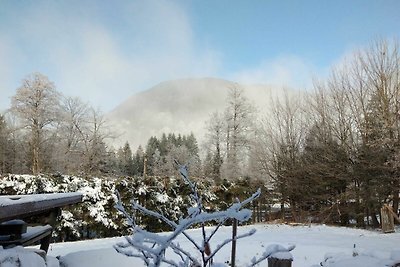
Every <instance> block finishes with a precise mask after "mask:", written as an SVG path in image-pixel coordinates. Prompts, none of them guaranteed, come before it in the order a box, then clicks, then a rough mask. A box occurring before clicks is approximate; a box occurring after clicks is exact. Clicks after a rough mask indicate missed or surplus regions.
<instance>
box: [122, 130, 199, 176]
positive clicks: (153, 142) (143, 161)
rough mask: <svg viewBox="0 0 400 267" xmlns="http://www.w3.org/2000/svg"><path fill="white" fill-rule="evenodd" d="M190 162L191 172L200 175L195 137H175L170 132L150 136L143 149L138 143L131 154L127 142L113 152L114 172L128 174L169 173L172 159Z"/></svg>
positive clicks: (170, 174) (173, 168)
mask: <svg viewBox="0 0 400 267" xmlns="http://www.w3.org/2000/svg"><path fill="white" fill-rule="evenodd" d="M175 160H178V161H182V162H190V165H191V168H192V171H193V173H194V174H195V175H196V176H197V177H200V176H202V175H201V162H200V157H199V148H198V144H197V140H196V137H195V136H194V134H193V133H191V134H190V135H187V136H186V135H181V134H178V136H176V135H175V134H173V133H170V134H168V135H167V134H165V133H163V134H162V135H161V138H157V137H156V136H152V137H150V139H149V140H148V142H147V145H146V150H143V148H142V146H139V147H138V149H137V150H136V153H135V154H134V153H132V150H131V148H130V145H129V143H128V142H126V143H125V145H124V146H123V147H120V148H119V149H118V151H117V153H116V162H117V164H116V171H117V172H118V174H122V175H128V176H173V175H175V174H176V170H175V167H174V166H175V164H174V161H175Z"/></svg>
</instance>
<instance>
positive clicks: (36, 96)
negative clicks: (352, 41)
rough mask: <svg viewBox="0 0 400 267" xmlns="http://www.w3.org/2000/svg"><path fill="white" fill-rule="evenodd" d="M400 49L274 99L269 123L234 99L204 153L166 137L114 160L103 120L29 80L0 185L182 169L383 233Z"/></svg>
mask: <svg viewBox="0 0 400 267" xmlns="http://www.w3.org/2000/svg"><path fill="white" fill-rule="evenodd" d="M398 46H399V44H398V42H397V41H386V40H380V41H376V42H374V43H373V44H371V45H370V46H369V47H367V48H365V49H362V50H359V51H356V52H354V53H353V54H352V55H351V56H350V57H348V58H347V59H346V60H345V61H343V63H342V64H341V65H338V66H336V67H335V68H334V69H332V70H331V72H330V75H329V77H328V78H326V79H324V80H315V83H314V86H313V88H309V90H308V91H303V92H293V91H290V90H283V91H284V93H283V94H282V96H280V97H276V98H272V97H271V99H270V101H269V102H268V103H270V104H269V106H268V112H266V113H260V112H257V109H256V107H254V106H253V105H252V104H251V103H250V102H249V100H248V99H247V97H246V92H245V91H244V90H243V89H241V88H240V86H239V85H238V86H234V87H232V88H231V90H230V92H229V94H228V97H227V99H226V103H225V106H224V107H223V112H215V113H213V114H211V115H210V118H209V120H208V121H207V122H205V129H206V137H205V142H204V144H203V143H202V144H198V142H197V139H196V137H195V135H194V134H193V133H192V134H189V135H182V134H179V133H164V134H162V135H161V136H152V137H150V138H149V140H148V142H147V143H146V144H142V146H139V147H138V148H132V147H130V144H129V143H128V142H126V143H125V144H124V145H123V146H122V147H120V148H111V147H109V146H108V145H107V144H108V143H109V142H108V141H109V138H112V137H113V135H115V134H116V133H112V132H111V131H110V129H109V128H108V127H107V123H106V121H105V119H104V115H103V114H102V113H101V112H100V111H98V110H95V109H93V108H92V107H90V106H88V105H87V104H86V103H83V102H82V101H81V100H80V99H79V98H71V97H65V96H62V95H61V94H60V93H59V92H57V90H56V87H55V85H54V84H53V83H52V82H51V81H50V80H49V79H48V78H47V77H46V76H44V75H42V74H38V73H36V74H32V75H30V76H28V77H27V78H26V79H24V80H23V82H22V85H21V87H19V88H18V89H17V91H16V94H15V96H14V97H13V98H12V102H11V108H10V109H9V111H8V112H7V113H6V114H3V115H0V173H33V174H38V173H41V172H47V173H54V172H60V173H68V174H88V175H89V174H90V175H101V174H107V175H114V176H134V177H143V178H146V177H171V176H174V175H177V173H176V170H175V168H174V160H178V161H179V162H181V163H189V165H190V170H191V176H192V177H196V178H202V179H204V180H212V181H213V182H214V183H215V184H217V185H223V184H224V183H225V182H227V181H229V182H237V184H240V183H243V181H246V179H248V180H252V181H260V183H262V185H263V186H265V188H267V189H266V192H267V196H268V198H269V200H268V201H269V202H270V203H280V204H281V205H280V206H281V217H282V218H283V217H285V216H288V215H287V213H288V211H290V217H291V219H293V220H296V221H316V222H334V223H340V224H342V225H348V224H350V223H353V222H355V223H356V224H357V225H358V226H361V227H363V226H367V225H372V226H378V225H379V223H380V222H379V210H380V208H381V207H382V205H383V204H391V205H392V207H393V209H394V210H395V211H397V210H398V208H399V189H400V164H399V159H400V58H399V51H398V49H399V47H398ZM189 130H190V129H189ZM244 184H246V183H245V182H244ZM247 185H248V183H247ZM365 218H367V220H365Z"/></svg>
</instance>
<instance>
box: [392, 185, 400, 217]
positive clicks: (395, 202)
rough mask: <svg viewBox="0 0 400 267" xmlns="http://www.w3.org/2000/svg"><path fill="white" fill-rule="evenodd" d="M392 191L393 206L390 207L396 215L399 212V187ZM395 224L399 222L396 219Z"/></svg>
mask: <svg viewBox="0 0 400 267" xmlns="http://www.w3.org/2000/svg"><path fill="white" fill-rule="evenodd" d="M393 191H394V192H393V206H392V208H393V211H394V213H396V214H397V215H398V214H399V212H398V211H399V202H400V199H399V193H400V192H399V189H398V188H396V189H395V190H393ZM395 224H400V222H398V221H395Z"/></svg>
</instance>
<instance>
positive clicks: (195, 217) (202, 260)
mask: <svg viewBox="0 0 400 267" xmlns="http://www.w3.org/2000/svg"><path fill="white" fill-rule="evenodd" d="M178 166H179V173H180V176H181V177H182V180H183V181H184V183H185V184H186V185H187V187H188V188H189V189H190V198H191V201H192V202H191V204H192V205H189V206H187V210H186V214H185V216H183V217H181V218H179V219H178V220H173V219H171V218H169V217H167V216H165V214H163V213H160V212H157V211H152V210H149V209H147V208H146V207H144V206H143V205H142V204H141V203H140V201H138V200H132V202H131V203H132V208H133V210H134V211H135V213H129V212H127V210H126V209H125V207H124V205H123V203H122V202H121V201H120V198H119V201H118V203H117V205H116V208H117V209H118V210H119V211H120V212H121V213H122V214H124V215H125V216H126V218H127V220H128V223H129V225H130V226H131V227H132V231H133V235H131V236H128V237H126V242H119V243H117V244H116V245H115V246H114V247H115V249H116V250H117V251H118V252H119V253H122V254H124V255H126V256H129V257H137V258H140V259H142V260H143V262H144V264H145V265H146V266H160V265H161V264H162V263H165V264H168V265H170V266H176V267H183V266H187V267H189V266H191V267H194V266H195V267H200V266H203V267H205V266H208V265H210V266H211V265H212V266H225V264H221V263H213V259H214V256H215V255H216V254H217V253H218V252H219V251H220V250H221V249H222V248H223V247H224V246H226V245H227V244H229V243H231V242H233V241H236V240H238V239H241V238H244V237H247V236H251V235H253V234H254V233H255V229H253V230H250V231H249V232H246V233H244V234H241V235H237V236H235V237H232V239H227V240H224V241H222V242H221V243H220V244H218V245H216V246H214V249H212V248H211V245H210V244H212V242H211V241H212V239H213V237H214V236H215V234H216V233H217V231H218V229H219V228H220V227H221V226H222V225H223V224H224V223H225V222H227V221H229V220H237V221H238V222H245V221H247V220H249V219H250V218H251V211H250V210H248V209H245V208H244V206H245V205H246V204H248V203H250V202H251V201H253V200H255V199H256V198H258V197H259V196H260V193H261V191H260V189H259V190H258V191H257V192H255V193H254V194H253V195H251V196H250V197H249V198H247V199H245V200H244V201H242V202H240V201H239V200H237V202H236V203H233V204H231V205H230V206H229V207H228V208H227V209H225V210H222V211H211V212H209V211H207V210H206V209H205V207H204V205H203V201H202V197H201V196H200V194H199V190H198V187H197V184H196V183H193V182H192V181H191V180H189V177H188V170H187V167H186V166H180V165H179V164H178ZM169 199H170V198H169V196H168V195H162V196H159V201H160V202H165V201H168V200H169ZM138 213H141V214H143V215H147V216H149V217H152V218H155V219H157V220H160V221H162V222H163V223H164V224H165V225H167V226H168V227H169V228H170V230H171V232H168V233H163V234H156V233H154V232H151V231H148V230H145V229H143V227H141V226H140V224H138V221H137V217H138V216H137V214H138ZM209 222H214V223H215V225H214V226H213V227H208V228H206V227H205V225H206V224H207V223H209ZM199 226H200V228H201V231H202V239H201V240H195V239H194V238H193V237H192V236H191V235H190V234H189V233H188V232H187V231H186V230H187V229H189V228H192V227H199ZM180 235H183V236H185V238H186V239H187V241H188V242H189V244H190V247H195V249H196V250H197V252H198V254H199V255H200V256H195V255H194V254H193V253H191V251H190V249H189V248H188V247H184V246H181V245H180V244H179V243H177V242H176V238H177V237H178V236H180ZM293 248H294V247H290V248H283V247H282V246H278V245H276V246H269V247H268V248H267V250H266V251H265V252H264V253H263V254H262V256H261V257H259V258H258V259H257V258H255V257H254V258H253V259H252V261H251V263H250V264H249V266H255V265H257V264H258V263H260V262H261V261H263V260H265V259H266V258H268V257H269V256H270V255H272V254H273V253H276V252H283V251H290V250H292V249H293ZM170 253H172V254H174V255H175V257H171V255H170Z"/></svg>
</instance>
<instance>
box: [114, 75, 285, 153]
mask: <svg viewBox="0 0 400 267" xmlns="http://www.w3.org/2000/svg"><path fill="white" fill-rule="evenodd" d="M235 86H239V87H242V88H244V92H245V95H246V96H247V97H248V98H249V100H250V101H251V102H252V103H254V104H255V105H256V106H257V107H258V108H259V109H261V110H262V109H263V108H264V107H265V106H266V105H268V102H269V99H270V97H269V96H270V95H271V93H272V95H274V92H278V91H277V90H275V91H274V90H272V89H271V86H266V85H251V86H249V85H240V84H237V83H235V82H231V81H227V80H222V79H216V78H199V79H181V80H173V81H166V82H162V83H160V84H158V85H156V86H154V87H152V88H150V89H148V90H145V91H142V92H139V93H137V94H134V95H133V96H131V97H130V98H128V99H127V100H126V101H125V102H123V103H122V104H120V105H118V106H117V107H116V108H115V109H114V110H113V111H111V112H110V113H109V114H107V120H108V121H109V122H110V124H111V126H112V129H113V130H114V131H116V132H117V134H118V137H117V138H116V139H115V140H114V142H113V145H114V146H116V147H119V146H121V145H123V144H124V143H125V142H126V141H128V142H129V144H130V145H131V148H132V150H133V151H135V150H136V148H137V147H138V146H139V145H140V144H141V145H142V146H143V147H145V146H146V143H147V140H148V139H149V138H150V137H151V136H157V137H160V136H161V134H162V133H163V132H165V133H171V132H173V133H176V134H178V133H181V134H190V133H191V132H193V133H194V135H195V136H196V138H197V140H198V141H199V143H200V144H201V142H202V140H203V139H204V134H205V123H206V121H207V120H208V119H209V117H210V115H211V114H212V113H213V112H215V111H221V112H222V111H223V110H224V109H225V107H226V98H227V95H228V91H229V88H232V87H235Z"/></svg>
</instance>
